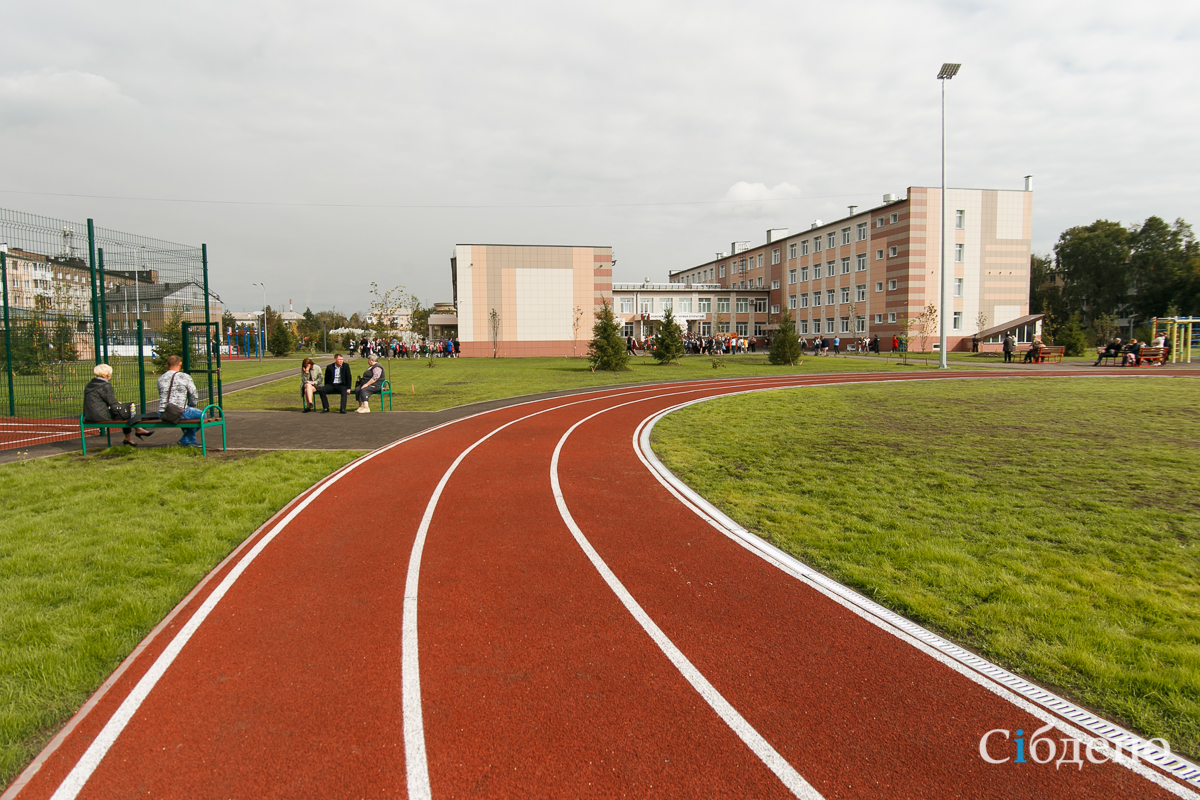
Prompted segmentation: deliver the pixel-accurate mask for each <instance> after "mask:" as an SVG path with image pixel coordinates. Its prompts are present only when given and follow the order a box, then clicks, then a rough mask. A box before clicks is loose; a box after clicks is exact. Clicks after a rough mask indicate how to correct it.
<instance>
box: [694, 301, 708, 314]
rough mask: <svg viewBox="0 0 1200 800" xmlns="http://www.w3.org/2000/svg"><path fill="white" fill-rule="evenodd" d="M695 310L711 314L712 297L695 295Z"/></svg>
mask: <svg viewBox="0 0 1200 800" xmlns="http://www.w3.org/2000/svg"><path fill="white" fill-rule="evenodd" d="M696 310H697V311H699V312H700V313H701V314H711V313H712V298H711V297H697V298H696Z"/></svg>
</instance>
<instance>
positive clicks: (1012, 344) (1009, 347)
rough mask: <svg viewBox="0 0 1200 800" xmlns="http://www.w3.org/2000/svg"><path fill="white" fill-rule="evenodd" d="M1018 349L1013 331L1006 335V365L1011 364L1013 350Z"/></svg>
mask: <svg viewBox="0 0 1200 800" xmlns="http://www.w3.org/2000/svg"><path fill="white" fill-rule="evenodd" d="M1016 348H1017V339H1016V337H1015V336H1013V335H1012V331H1009V332H1008V333H1006V334H1004V363H1005V364H1011V363H1012V360H1013V350H1015V349H1016Z"/></svg>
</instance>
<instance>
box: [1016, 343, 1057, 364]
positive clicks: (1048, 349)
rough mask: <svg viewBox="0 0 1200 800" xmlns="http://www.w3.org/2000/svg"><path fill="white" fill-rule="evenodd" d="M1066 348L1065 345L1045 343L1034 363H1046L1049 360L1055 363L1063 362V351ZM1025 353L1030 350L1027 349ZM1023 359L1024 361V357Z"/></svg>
mask: <svg viewBox="0 0 1200 800" xmlns="http://www.w3.org/2000/svg"><path fill="white" fill-rule="evenodd" d="M1030 349H1032V348H1030ZM1066 349H1067V348H1066V347H1065V346H1064V345H1054V344H1044V345H1042V347H1041V349H1040V351H1039V352H1038V356H1037V358H1035V359H1034V360H1033V363H1035V364H1045V363H1046V362H1047V361H1053V362H1054V363H1055V364H1061V363H1062V359H1063V352H1064V351H1065V350H1066ZM1025 353H1026V354H1028V353H1029V350H1026V351H1025ZM1022 361H1024V359H1022Z"/></svg>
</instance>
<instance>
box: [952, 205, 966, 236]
mask: <svg viewBox="0 0 1200 800" xmlns="http://www.w3.org/2000/svg"><path fill="white" fill-rule="evenodd" d="M954 227H955V228H957V229H958V230H960V231H961V230H963V229H965V228H966V227H967V212H966V210H965V209H962V208H960V209H959V210H958V211H955V212H954Z"/></svg>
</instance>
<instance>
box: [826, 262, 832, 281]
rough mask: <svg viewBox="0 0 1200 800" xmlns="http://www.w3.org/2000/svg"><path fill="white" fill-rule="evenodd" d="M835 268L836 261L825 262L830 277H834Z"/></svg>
mask: <svg viewBox="0 0 1200 800" xmlns="http://www.w3.org/2000/svg"><path fill="white" fill-rule="evenodd" d="M833 268H834V262H832V261H827V262H825V274H826V275H828V276H829V277H830V278H832V277H833V274H834V271H833Z"/></svg>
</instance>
